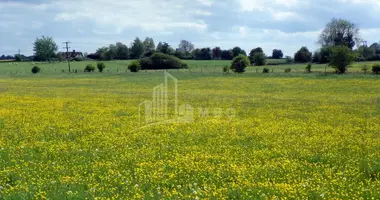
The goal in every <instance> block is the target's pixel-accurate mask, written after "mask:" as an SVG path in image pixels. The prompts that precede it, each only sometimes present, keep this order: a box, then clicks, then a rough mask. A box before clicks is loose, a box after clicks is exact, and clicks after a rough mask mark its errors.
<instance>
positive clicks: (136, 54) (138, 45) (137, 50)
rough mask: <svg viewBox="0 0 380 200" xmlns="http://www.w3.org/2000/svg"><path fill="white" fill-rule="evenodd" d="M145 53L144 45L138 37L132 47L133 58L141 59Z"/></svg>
mask: <svg viewBox="0 0 380 200" xmlns="http://www.w3.org/2000/svg"><path fill="white" fill-rule="evenodd" d="M143 53H144V44H143V43H142V42H141V40H140V38H138V37H136V38H135V40H134V41H133V43H132V46H131V57H132V58H134V59H137V58H140V57H141V56H142V55H143Z"/></svg>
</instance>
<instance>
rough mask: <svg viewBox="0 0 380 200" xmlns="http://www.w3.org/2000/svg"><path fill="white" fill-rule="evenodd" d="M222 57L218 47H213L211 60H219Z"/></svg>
mask: <svg viewBox="0 0 380 200" xmlns="http://www.w3.org/2000/svg"><path fill="white" fill-rule="evenodd" d="M221 57H222V49H220V47H215V48H213V49H212V58H213V59H215V60H220V58H221Z"/></svg>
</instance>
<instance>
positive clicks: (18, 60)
mask: <svg viewBox="0 0 380 200" xmlns="http://www.w3.org/2000/svg"><path fill="white" fill-rule="evenodd" d="M15 59H16V62H21V61H22V56H21V55H20V54H16V55H15Z"/></svg>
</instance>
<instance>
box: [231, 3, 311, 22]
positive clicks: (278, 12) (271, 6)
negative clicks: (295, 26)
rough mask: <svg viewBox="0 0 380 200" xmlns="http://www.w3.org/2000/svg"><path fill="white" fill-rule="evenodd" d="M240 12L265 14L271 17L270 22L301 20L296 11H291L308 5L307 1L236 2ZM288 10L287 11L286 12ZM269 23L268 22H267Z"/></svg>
mask: <svg viewBox="0 0 380 200" xmlns="http://www.w3.org/2000/svg"><path fill="white" fill-rule="evenodd" d="M237 1H238V3H239V5H240V10H241V11H246V12H253V11H257V12H266V13H269V14H270V15H271V20H275V21H286V20H303V17H302V16H301V15H300V14H298V13H297V12H296V11H291V9H295V8H298V7H301V6H305V5H308V1H307V0H305V1H302V2H301V1H299V0H237ZM287 9H288V10H287ZM267 21H269V20H267Z"/></svg>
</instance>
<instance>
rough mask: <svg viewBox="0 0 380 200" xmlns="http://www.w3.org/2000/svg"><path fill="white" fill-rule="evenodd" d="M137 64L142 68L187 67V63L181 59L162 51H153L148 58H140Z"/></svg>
mask: <svg viewBox="0 0 380 200" xmlns="http://www.w3.org/2000/svg"><path fill="white" fill-rule="evenodd" d="M139 64H140V67H141V69H142V70H145V69H182V68H187V64H186V63H184V62H183V61H182V60H181V59H179V58H177V57H175V56H170V55H167V54H163V53H153V55H152V56H150V57H149V58H141V59H139Z"/></svg>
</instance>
